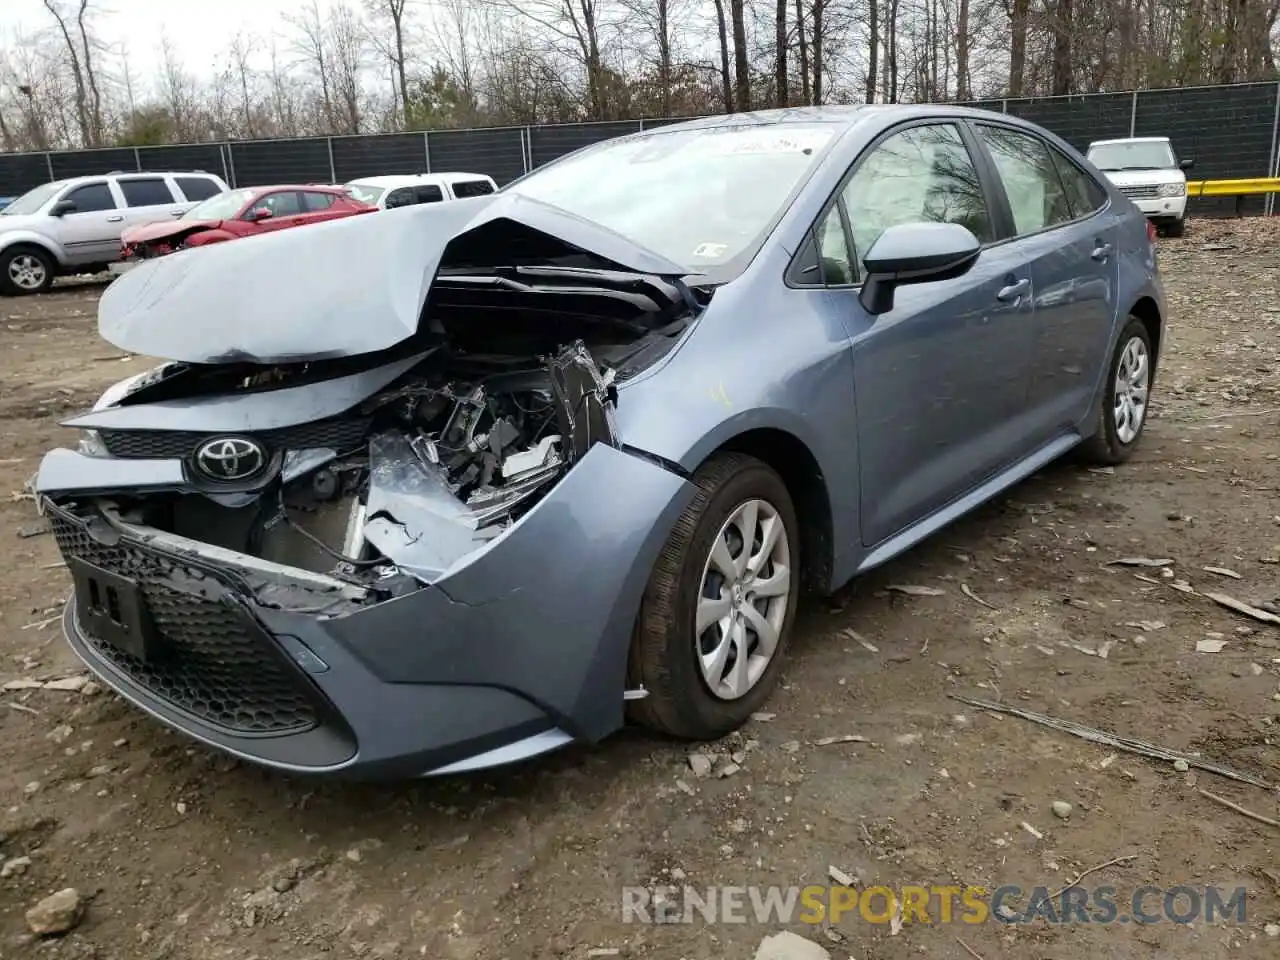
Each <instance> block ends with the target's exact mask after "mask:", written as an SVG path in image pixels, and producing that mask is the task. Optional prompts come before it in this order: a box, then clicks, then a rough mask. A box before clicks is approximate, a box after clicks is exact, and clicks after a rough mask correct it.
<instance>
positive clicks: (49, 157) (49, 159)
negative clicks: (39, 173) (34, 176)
mask: <svg viewBox="0 0 1280 960" xmlns="http://www.w3.org/2000/svg"><path fill="white" fill-rule="evenodd" d="M44 165H45V166H46V167H48V168H49V182H50V183H53V181H54V180H56V179H58V178H57V177H55V176H54V175H53V154H52V153H49V152H48V151H46V152H45V155H44Z"/></svg>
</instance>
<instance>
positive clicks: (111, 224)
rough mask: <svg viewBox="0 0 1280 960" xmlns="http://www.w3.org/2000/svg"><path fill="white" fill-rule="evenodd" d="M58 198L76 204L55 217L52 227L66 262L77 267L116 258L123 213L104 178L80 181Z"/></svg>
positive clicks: (122, 228) (122, 224)
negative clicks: (97, 180)
mask: <svg viewBox="0 0 1280 960" xmlns="http://www.w3.org/2000/svg"><path fill="white" fill-rule="evenodd" d="M61 201H70V202H71V203H74V204H75V209H74V210H72V211H71V212H69V213H64V214H63V215H62V216H60V217H58V218H57V220H58V222H57V225H56V227H55V231H56V233H57V237H58V241H59V242H60V243H61V244H62V249H63V250H65V251H66V255H67V263H68V264H69V265H72V266H79V265H83V264H99V263H110V262H111V261H112V260H117V259H119V257H120V234H121V232H122V231H123V230H124V214H123V212H122V211H121V210H120V208H119V204H118V203H117V201H116V195H115V194H114V193H113V192H112V190H111V185H110V184H109V183H108V182H107V181H106V180H102V181H99V182H95V183H83V184H81V185H80V186H78V187H74V188H73V189H71V190H69V191H67V193H66V194H64V195H63V196H62V198H61ZM61 201H60V202H61Z"/></svg>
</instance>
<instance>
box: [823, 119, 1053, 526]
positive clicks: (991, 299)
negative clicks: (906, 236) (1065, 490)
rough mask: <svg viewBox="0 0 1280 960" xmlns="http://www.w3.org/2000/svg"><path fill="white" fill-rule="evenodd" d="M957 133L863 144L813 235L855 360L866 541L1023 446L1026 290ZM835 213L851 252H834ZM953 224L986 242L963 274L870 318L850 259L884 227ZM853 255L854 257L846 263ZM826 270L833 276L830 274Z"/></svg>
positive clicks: (914, 133)
mask: <svg viewBox="0 0 1280 960" xmlns="http://www.w3.org/2000/svg"><path fill="white" fill-rule="evenodd" d="M970 146H971V141H966V139H965V135H964V134H962V132H961V128H960V127H959V126H957V125H956V124H954V123H943V122H929V123H923V124H916V125H913V126H909V127H907V128H905V129H901V130H899V131H898V132H896V133H893V134H891V135H890V136H888V137H887V138H886V139H884V140H882V141H881V142H880V143H879V144H877V145H876V146H874V147H872V148H871V149H870V150H869V151H868V152H867V153H866V154H865V155H864V156H863V157H862V158H861V159H860V160H859V162H858V164H857V165H856V166H855V168H854V171H853V174H852V176H851V177H850V178H849V180H848V182H847V184H846V186H845V187H844V189H843V190H842V192H841V194H840V202H839V203H838V204H837V205H836V206H835V207H833V208H832V211H831V213H830V214H829V215H828V220H827V221H826V223H825V224H824V226H823V229H822V230H821V231H820V236H821V238H822V240H821V241H820V242H821V243H822V246H823V247H824V249H823V252H822V256H823V264H824V265H829V264H830V263H831V261H832V260H840V259H841V258H843V259H844V260H845V262H847V263H848V264H849V269H850V270H851V272H852V276H851V277H850V280H851V284H850V286H849V287H847V288H845V289H844V290H840V291H833V296H832V299H831V300H830V301H829V302H831V303H833V304H837V305H838V307H837V309H839V310H840V311H841V313H842V319H843V320H844V323H845V327H846V329H847V331H848V334H849V342H850V349H851V350H852V351H853V370H854V391H855V396H856V403H857V425H858V432H857V443H858V452H859V457H858V459H859V462H860V474H861V476H860V499H861V511H860V512H861V520H862V524H861V525H862V540H863V543H864V544H865V545H866V546H874V545H875V544H877V543H880V542H882V541H884V540H885V539H887V538H888V537H891V536H893V535H894V534H896V533H898V532H899V531H901V530H903V529H904V528H906V527H908V526H910V525H911V524H912V523H914V522H916V521H918V520H920V519H923V518H924V517H926V516H928V515H929V514H930V513H932V512H934V511H936V510H937V509H939V508H941V507H943V506H944V505H946V504H947V503H948V502H949V501H951V500H954V499H955V498H957V497H958V496H960V495H961V494H963V493H964V492H965V491H966V490H968V489H970V488H971V487H973V486H975V485H976V484H977V483H979V482H981V481H982V480H983V479H985V478H986V477H988V476H990V475H992V474H993V473H995V472H996V471H997V470H999V469H1000V468H1001V467H1002V466H1004V465H1005V464H1007V463H1009V462H1010V461H1011V460H1012V459H1014V458H1016V456H1017V455H1018V454H1019V452H1020V451H1021V449H1022V447H1023V445H1024V443H1025V437H1022V436H1019V435H1018V434H1017V432H1016V431H1014V430H1012V429H1011V428H1010V420H1011V418H1012V417H1013V416H1014V415H1015V414H1016V412H1017V409H1018V405H1019V403H1020V402H1021V401H1022V398H1023V396H1024V395H1025V392H1026V382H1027V361H1028V358H1029V356H1030V353H1031V349H1032V345H1033V342H1034V327H1033V322H1032V321H1033V307H1032V303H1033V297H1034V288H1033V281H1032V278H1031V276H1030V273H1029V271H1028V270H1027V269H1026V267H1025V265H1024V264H1023V263H1022V262H1021V260H1019V258H1018V257H1017V256H1016V255H1013V254H1011V253H1010V251H1009V250H1008V249H1007V246H1003V245H997V244H995V241H996V240H997V239H998V231H997V229H996V220H995V218H994V217H993V215H992V207H991V205H990V197H989V196H988V190H987V186H986V184H985V183H984V181H983V178H981V177H980V176H979V174H978V164H977V163H976V162H975V160H974V156H973V153H972V152H971V149H970ZM831 217H842V218H843V219H844V221H845V226H846V229H845V231H844V235H845V236H847V237H848V238H850V239H851V241H852V250H851V251H836V252H835V256H834V257H833V256H832V253H833V248H834V247H835V245H836V238H838V237H839V236H840V233H841V232H840V231H838V230H835V229H833V227H832V226H831V220H830V218H831ZM921 221H924V222H945V223H959V224H962V225H963V226H965V227H967V228H968V229H969V230H970V231H972V232H973V234H974V235H975V236H976V237H977V238H978V239H979V240H980V241H982V242H983V244H984V249H983V251H982V253H981V254H980V255H979V257H978V260H977V263H976V264H975V265H974V266H973V268H972V269H971V270H970V271H969V272H968V273H966V274H965V275H964V276H962V277H959V278H956V279H952V280H942V281H936V282H932V283H920V284H912V285H907V286H902V287H899V288H898V290H897V292H896V295H895V304H894V308H893V309H892V310H890V311H889V312H888V313H884V314H881V315H879V316H872V315H870V314H868V313H867V312H866V311H865V310H864V309H863V308H862V305H861V303H860V302H859V300H858V291H857V288H856V284H857V282H858V281H859V279H860V278H859V276H858V266H857V265H858V263H859V261H860V259H861V257H862V256H864V255H865V254H866V252H867V251H868V250H869V249H870V247H871V245H872V244H873V243H874V242H875V240H876V238H878V237H879V235H880V234H881V233H882V232H883V231H884V230H885V228H887V227H889V226H893V225H895V224H901V223H911V222H921ZM850 254H851V255H850ZM828 269H833V268H831V267H830V266H828Z"/></svg>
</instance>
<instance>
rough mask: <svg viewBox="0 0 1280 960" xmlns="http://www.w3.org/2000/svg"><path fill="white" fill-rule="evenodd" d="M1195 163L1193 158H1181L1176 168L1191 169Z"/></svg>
mask: <svg viewBox="0 0 1280 960" xmlns="http://www.w3.org/2000/svg"><path fill="white" fill-rule="evenodd" d="M1195 165H1196V162H1195V161H1194V160H1182V161H1179V163H1178V169H1179V170H1190V169H1191V168H1192V167H1194V166H1195Z"/></svg>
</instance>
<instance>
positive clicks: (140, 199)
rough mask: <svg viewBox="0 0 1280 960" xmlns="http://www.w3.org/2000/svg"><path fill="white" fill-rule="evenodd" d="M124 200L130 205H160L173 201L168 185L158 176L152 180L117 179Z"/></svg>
mask: <svg viewBox="0 0 1280 960" xmlns="http://www.w3.org/2000/svg"><path fill="white" fill-rule="evenodd" d="M116 182H117V183H118V184H120V191H121V192H122V193H123V194H124V201H125V203H127V204H128V205H129V206H131V207H161V206H167V205H168V204H170V203H173V193H172V192H170V190H169V185H168V184H167V183H165V182H164V181H163V180H161V179H160V178H158V177H157V178H155V179H152V180H117V181H116Z"/></svg>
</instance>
